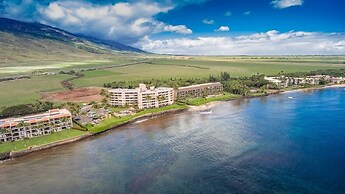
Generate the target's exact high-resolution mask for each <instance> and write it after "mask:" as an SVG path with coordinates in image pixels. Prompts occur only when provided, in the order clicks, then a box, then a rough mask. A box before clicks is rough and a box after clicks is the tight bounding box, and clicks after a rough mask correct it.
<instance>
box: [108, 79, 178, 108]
mask: <svg viewBox="0 0 345 194" xmlns="http://www.w3.org/2000/svg"><path fill="white" fill-rule="evenodd" d="M109 94H110V104H111V105H112V106H138V108H139V109H145V108H158V107H161V106H167V105H171V104H173V103H174V89H173V88H167V87H159V88H155V87H150V88H149V89H148V88H146V85H145V84H139V88H135V89H121V88H118V89H112V90H109Z"/></svg>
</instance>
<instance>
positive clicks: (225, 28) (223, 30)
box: [215, 26, 230, 32]
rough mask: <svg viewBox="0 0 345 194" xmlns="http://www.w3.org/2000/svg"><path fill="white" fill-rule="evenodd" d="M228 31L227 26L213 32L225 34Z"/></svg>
mask: <svg viewBox="0 0 345 194" xmlns="http://www.w3.org/2000/svg"><path fill="white" fill-rule="evenodd" d="M229 30H230V28H229V26H221V27H219V28H218V29H216V30H215V31H216V32H227V31H229Z"/></svg>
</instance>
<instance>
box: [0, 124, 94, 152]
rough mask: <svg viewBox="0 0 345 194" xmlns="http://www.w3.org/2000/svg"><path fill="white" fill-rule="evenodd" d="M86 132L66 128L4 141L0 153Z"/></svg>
mask: <svg viewBox="0 0 345 194" xmlns="http://www.w3.org/2000/svg"><path fill="white" fill-rule="evenodd" d="M86 133H87V132H84V131H79V130H74V129H67V130H64V131H60V132H56V133H52V134H49V135H44V136H40V137H35V138H31V139H26V140H21V141H15V142H6V143H2V144H1V146H0V153H3V152H10V151H20V150H25V149H28V148H30V147H33V146H39V145H44V144H48V143H52V142H56V141H60V140H64V139H68V138H72V137H77V136H80V135H83V134H86Z"/></svg>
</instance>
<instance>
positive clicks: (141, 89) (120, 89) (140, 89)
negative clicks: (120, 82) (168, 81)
mask: <svg viewBox="0 0 345 194" xmlns="http://www.w3.org/2000/svg"><path fill="white" fill-rule="evenodd" d="M171 89H172V88H168V87H158V88H155V87H153V86H152V87H150V88H146V85H145V84H140V87H139V88H135V89H126V88H125V89H124V88H116V89H111V90H109V92H143V93H145V92H154V91H166V90H171Z"/></svg>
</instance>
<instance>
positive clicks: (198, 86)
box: [178, 82, 222, 91]
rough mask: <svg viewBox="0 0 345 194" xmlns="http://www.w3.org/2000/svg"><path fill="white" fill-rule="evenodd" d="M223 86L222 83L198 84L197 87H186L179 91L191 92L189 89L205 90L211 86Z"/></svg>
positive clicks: (180, 88)
mask: <svg viewBox="0 0 345 194" xmlns="http://www.w3.org/2000/svg"><path fill="white" fill-rule="evenodd" d="M221 85H222V84H221V83H220V82H214V83H205V84H197V85H190V86H186V87H179V88H178V90H179V91H183V90H189V89H198V88H205V87H210V86H221Z"/></svg>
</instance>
